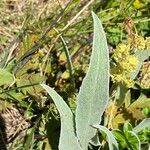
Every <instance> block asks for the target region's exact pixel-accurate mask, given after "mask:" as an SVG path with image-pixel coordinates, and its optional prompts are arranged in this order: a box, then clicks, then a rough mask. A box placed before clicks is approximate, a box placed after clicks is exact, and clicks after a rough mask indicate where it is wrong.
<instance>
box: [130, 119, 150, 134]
mask: <svg viewBox="0 0 150 150" xmlns="http://www.w3.org/2000/svg"><path fill="white" fill-rule="evenodd" d="M147 127H150V118H147V119H144V120H143V121H142V122H141V123H140V124H138V125H137V126H136V127H135V128H133V132H135V133H138V132H140V131H142V130H143V129H145V128H147Z"/></svg>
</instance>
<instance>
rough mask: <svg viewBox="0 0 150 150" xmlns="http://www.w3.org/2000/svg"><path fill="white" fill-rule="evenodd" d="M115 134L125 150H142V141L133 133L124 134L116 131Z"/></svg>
mask: <svg viewBox="0 0 150 150" xmlns="http://www.w3.org/2000/svg"><path fill="white" fill-rule="evenodd" d="M113 134H114V135H115V137H116V139H117V141H118V142H119V143H120V145H121V147H122V148H123V149H127V148H128V149H131V150H140V148H141V147H140V140H139V138H138V136H137V135H136V134H135V133H134V132H133V131H126V132H122V131H120V130H118V129H116V130H113Z"/></svg>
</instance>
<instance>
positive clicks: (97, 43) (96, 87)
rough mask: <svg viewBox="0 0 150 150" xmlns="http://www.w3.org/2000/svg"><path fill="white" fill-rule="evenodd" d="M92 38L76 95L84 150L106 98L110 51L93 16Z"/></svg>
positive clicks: (93, 132) (99, 24) (96, 19)
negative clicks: (82, 76) (88, 58)
mask: <svg viewBox="0 0 150 150" xmlns="http://www.w3.org/2000/svg"><path fill="white" fill-rule="evenodd" d="M92 15H93V20H94V37H93V50H92V55H91V61H90V65H89V69H88V72H87V74H86V77H85V78H84V79H83V82H82V85H81V87H80V91H79V94H78V96H77V100H78V101H77V109H76V132H77V136H78V138H79V141H80V144H81V146H82V148H83V149H84V150H87V148H88V143H89V142H90V140H91V139H92V138H93V137H94V136H95V134H96V130H95V129H94V128H92V127H91V125H93V124H99V123H100V121H101V116H102V114H103V112H104V110H105V108H106V105H107V103H108V99H109V51H108V46H107V41H106V36H105V33H104V30H103V27H102V24H101V21H100V20H99V18H98V17H97V16H96V15H95V14H94V13H92Z"/></svg>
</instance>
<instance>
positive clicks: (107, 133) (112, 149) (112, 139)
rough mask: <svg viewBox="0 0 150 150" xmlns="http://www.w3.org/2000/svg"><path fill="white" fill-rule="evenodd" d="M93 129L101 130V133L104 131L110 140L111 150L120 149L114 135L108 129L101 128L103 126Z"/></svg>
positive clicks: (95, 126)
mask: <svg viewBox="0 0 150 150" xmlns="http://www.w3.org/2000/svg"><path fill="white" fill-rule="evenodd" d="M93 127H94V128H97V129H99V131H103V132H105V133H106V135H107V139H108V145H109V150H114V149H115V148H117V149H118V143H117V141H116V139H115V137H114V135H113V134H112V133H111V132H110V131H109V130H108V129H107V128H106V127H104V126H101V125H93Z"/></svg>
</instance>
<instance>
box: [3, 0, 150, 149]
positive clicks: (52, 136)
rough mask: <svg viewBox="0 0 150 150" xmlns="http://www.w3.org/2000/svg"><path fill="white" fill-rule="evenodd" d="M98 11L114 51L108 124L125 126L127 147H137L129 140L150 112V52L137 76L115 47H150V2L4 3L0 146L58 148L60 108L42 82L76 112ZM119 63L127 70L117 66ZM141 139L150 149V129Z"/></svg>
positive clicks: (102, 137)
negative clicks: (93, 17) (129, 132)
mask: <svg viewBox="0 0 150 150" xmlns="http://www.w3.org/2000/svg"><path fill="white" fill-rule="evenodd" d="M91 11H94V12H95V13H96V14H97V15H98V17H99V18H100V19H101V21H102V23H103V27H104V30H105V32H106V36H107V41H108V45H109V50H110V64H111V83H110V102H109V105H108V107H107V109H106V111H105V114H104V116H103V121H102V124H103V125H104V126H106V127H107V128H108V129H111V130H113V129H118V130H117V132H118V133H115V134H116V139H117V140H118V143H119V149H127V148H128V149H135V150H136V149H137V142H135V141H136V140H135V139H134V138H133V137H132V136H130V137H126V136H127V135H126V134H125V131H126V130H131V128H132V127H135V126H136V125H137V124H138V123H139V122H141V121H142V120H143V119H145V118H149V117H150V61H149V54H148V52H147V51H146V52H144V53H142V56H143V57H144V58H141V59H142V60H143V63H142V66H141V68H140V69H139V70H138V73H137V75H136V77H135V78H129V76H128V74H129V72H127V71H126V70H125V68H123V67H122V66H123V64H120V63H119V62H124V59H121V60H119V62H117V59H116V58H115V57H116V54H115V51H117V50H118V49H120V50H122V51H123V46H124V45H128V44H129V43H130V44H131V45H130V48H131V49H133V48H137V49H147V50H149V48H150V40H149V39H150V38H149V36H150V1H149V0H116V1H113V0H72V1H70V0H1V1H0V110H1V116H0V120H1V121H0V149H4V150H5V149H6V148H7V149H12V150H24V149H25V150H27V149H36V150H38V149H39V150H41V149H43V150H46V149H47V150H49V149H52V150H57V145H58V140H59V133H60V118H59V113H58V111H57V109H56V107H55V105H54V103H53V102H52V100H51V99H50V97H48V96H47V94H46V92H45V91H44V90H43V89H42V87H41V86H40V85H39V84H40V83H43V82H44V83H46V84H47V85H49V86H50V87H54V88H55V90H56V91H57V92H58V93H59V94H60V95H61V96H62V97H63V99H64V100H65V101H66V103H67V104H68V105H69V106H70V108H71V109H72V111H73V112H74V111H75V108H76V100H75V97H76V95H77V93H78V91H79V87H80V86H81V83H82V80H83V78H84V76H85V74H86V71H87V68H88V64H89V60H90V55H91V47H92V40H93V39H92V37H93V21H92V17H91ZM143 47H144V48H143ZM130 55H131V56H133V55H136V54H135V51H132V52H131V53H130ZM117 57H118V56H117ZM127 58H128V57H127ZM133 59H134V58H132V60H131V62H133ZM125 60H127V59H126V58H125ZM125 63H128V64H129V65H134V64H131V63H130V62H126V61H125ZM114 64H115V66H116V68H117V71H120V66H121V67H122V68H123V71H122V72H121V73H120V72H116V70H115V71H114V68H115V67H114ZM126 67H127V66H126ZM116 68H115V69H116ZM126 69H129V68H126ZM132 69H133V68H132ZM132 69H131V70H132ZM132 71H133V70H132ZM117 75H121V76H123V77H124V78H121V79H120V76H119V77H118V76H117ZM126 123H127V124H126ZM129 123H130V124H129ZM124 124H126V126H123V125H124ZM131 126H132V127H131ZM121 136H124V138H123V137H121ZM139 138H140V140H141V143H142V148H143V149H148V148H149V147H150V146H149V145H150V130H149V129H145V130H144V131H142V132H140V133H139ZM124 139H131V140H124ZM100 140H101V143H102V146H101V148H102V149H108V147H107V146H108V143H107V142H106V141H107V139H106V135H105V134H104V133H101V134H100ZM133 141H134V142H133ZM130 145H131V146H130ZM98 148H99V147H94V146H93V147H91V149H98ZM89 149H90V148H89Z"/></svg>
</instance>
